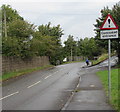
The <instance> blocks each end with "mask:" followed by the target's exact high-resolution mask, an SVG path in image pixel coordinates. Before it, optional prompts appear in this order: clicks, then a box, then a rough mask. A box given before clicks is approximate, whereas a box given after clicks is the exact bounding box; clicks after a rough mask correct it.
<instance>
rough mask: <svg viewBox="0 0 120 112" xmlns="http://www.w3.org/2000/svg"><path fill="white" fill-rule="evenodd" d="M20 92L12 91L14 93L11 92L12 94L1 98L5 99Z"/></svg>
mask: <svg viewBox="0 0 120 112" xmlns="http://www.w3.org/2000/svg"><path fill="white" fill-rule="evenodd" d="M18 93H19V91H17V92H15V93H12V94H10V95H7V96H5V97H3V98H0V100H3V99H5V98H8V97H10V96H13V95H15V94H18Z"/></svg>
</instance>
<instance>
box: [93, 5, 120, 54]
mask: <svg viewBox="0 0 120 112" xmlns="http://www.w3.org/2000/svg"><path fill="white" fill-rule="evenodd" d="M119 12H120V5H118V4H116V5H114V6H113V8H112V9H109V7H104V9H102V10H101V17H100V18H98V19H96V24H95V25H94V26H95V27H96V29H95V31H96V37H95V40H96V43H97V45H98V48H99V50H100V52H101V53H103V52H106V51H107V48H108V41H107V40H100V29H99V28H100V26H101V25H102V23H103V21H104V20H105V18H106V16H107V15H108V13H110V14H111V15H112V17H113V18H114V20H115V21H116V23H117V25H118V27H119V38H120V13H119ZM118 41H119V40H118V39H113V40H112V47H111V48H112V51H114V50H117V52H118V50H119V49H118V44H119V42H118ZM103 46H104V48H103Z"/></svg>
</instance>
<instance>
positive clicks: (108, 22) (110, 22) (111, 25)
mask: <svg viewBox="0 0 120 112" xmlns="http://www.w3.org/2000/svg"><path fill="white" fill-rule="evenodd" d="M100 29H101V30H111V29H118V26H117V24H116V23H115V21H114V19H113V18H112V16H111V15H110V14H108V15H107V17H106V19H105V20H104V22H103V24H102V26H101V27H100Z"/></svg>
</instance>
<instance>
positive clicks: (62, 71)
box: [0, 63, 85, 110]
mask: <svg viewBox="0 0 120 112" xmlns="http://www.w3.org/2000/svg"><path fill="white" fill-rule="evenodd" d="M83 65H85V63H72V64H66V65H60V66H56V67H54V68H51V69H46V70H42V71H39V72H34V73H31V74H29V75H25V76H21V77H18V78H16V79H12V80H9V81H7V82H4V83H3V88H2V98H0V100H2V109H3V110H60V109H61V108H62V107H63V106H64V105H65V103H66V102H67V100H68V99H69V97H70V95H71V92H72V91H73V90H74V89H75V87H76V86H77V84H78V80H79V72H80V69H81V67H82V66H83Z"/></svg>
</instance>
